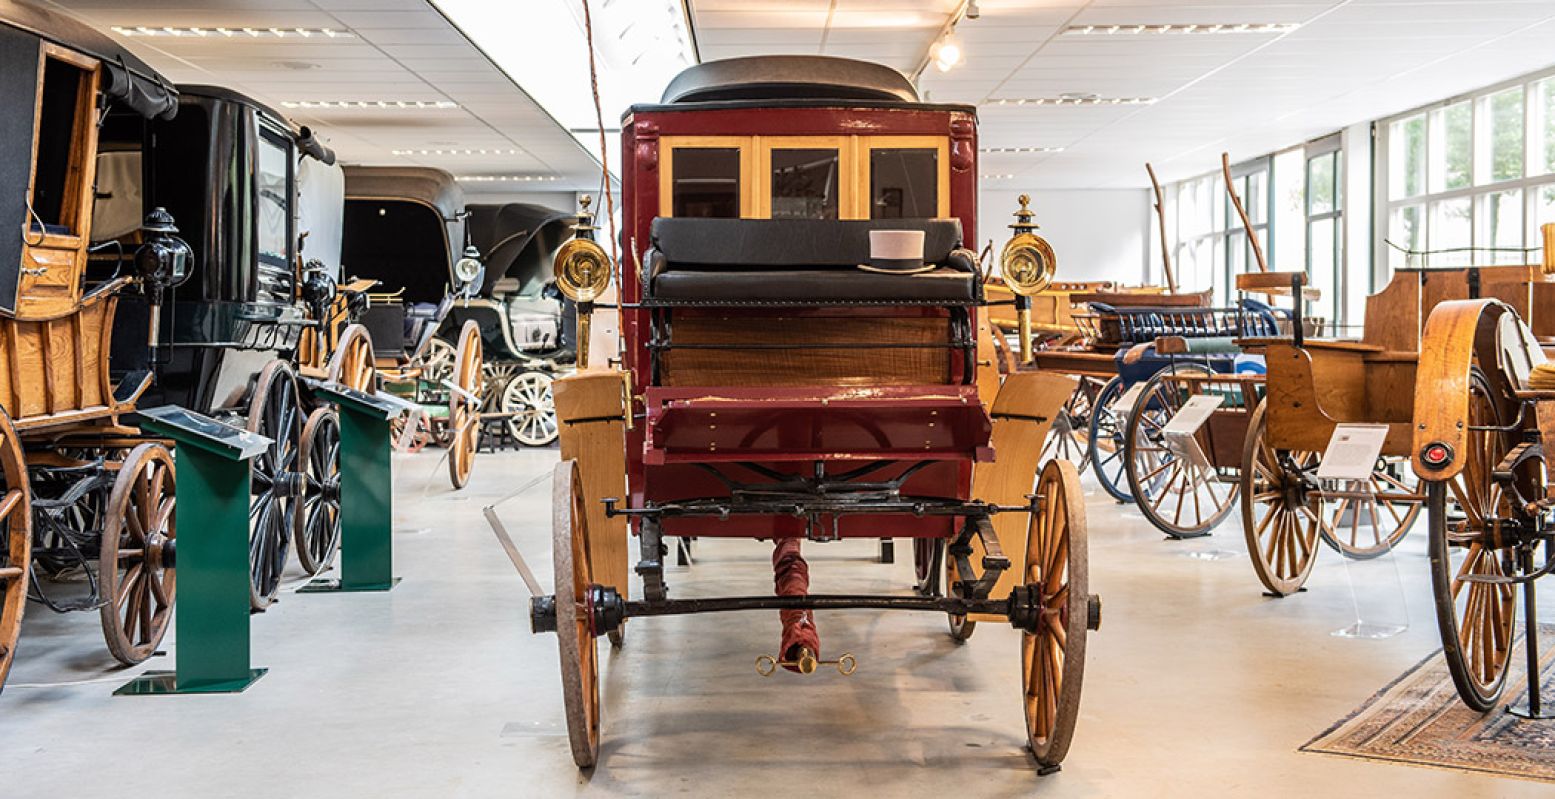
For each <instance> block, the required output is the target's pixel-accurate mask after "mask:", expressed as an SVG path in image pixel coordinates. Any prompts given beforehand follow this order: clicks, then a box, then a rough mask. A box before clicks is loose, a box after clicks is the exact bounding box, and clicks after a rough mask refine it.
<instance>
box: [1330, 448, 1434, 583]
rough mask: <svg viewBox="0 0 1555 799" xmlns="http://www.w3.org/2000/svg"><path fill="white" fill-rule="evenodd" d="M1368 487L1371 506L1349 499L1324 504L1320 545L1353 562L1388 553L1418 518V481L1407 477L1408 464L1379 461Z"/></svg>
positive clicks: (1396, 460) (1419, 498)
mask: <svg viewBox="0 0 1555 799" xmlns="http://www.w3.org/2000/svg"><path fill="white" fill-rule="evenodd" d="M1406 476H1407V477H1406ZM1369 483H1370V486H1369V488H1370V490H1371V492H1372V495H1373V496H1374V497H1376V502H1374V503H1373V502H1356V501H1354V500H1351V499H1340V500H1338V501H1336V502H1325V503H1324V509H1323V522H1324V523H1323V527H1322V529H1321V530H1320V531H1319V532H1320V533H1321V534H1322V536H1323V543H1325V544H1328V545H1329V546H1330V547H1333V548H1334V550H1335V551H1337V552H1338V553H1339V554H1341V555H1343V556H1345V557H1347V558H1353V559H1355V560H1370V559H1371V558H1375V557H1379V556H1381V555H1386V554H1387V553H1389V552H1392V551H1393V547H1395V546H1397V545H1398V542H1399V541H1402V540H1403V539H1404V536H1406V535H1408V534H1409V530H1410V528H1412V527H1414V526H1415V520H1416V519H1418V518H1419V517H1420V506H1421V499H1423V497H1422V496H1421V494H1420V480H1419V479H1418V478H1415V477H1414V476H1413V475H1412V474H1410V467H1409V463H1408V461H1406V460H1403V459H1398V458H1382V459H1379V460H1378V462H1377V465H1376V467H1375V468H1373V469H1372V473H1371V480H1370V481H1369Z"/></svg>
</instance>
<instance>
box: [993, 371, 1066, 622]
mask: <svg viewBox="0 0 1555 799" xmlns="http://www.w3.org/2000/svg"><path fill="white" fill-rule="evenodd" d="M1078 383H1079V381H1078V380H1076V379H1075V378H1073V377H1069V376H1068V375H1061V374H1056V373H1053V372H1016V373H1014V374H1011V375H1008V376H1006V377H1005V378H1004V385H1003V386H1001V387H1000V388H999V394H998V396H997V397H995V398H994V401H993V405H992V407H991V410H990V412H989V415H990V416H992V417H993V438H992V443H993V451H994V459H993V461H991V462H984V463H979V464H977V465H975V466H974V467H973V471H972V498H973V499H980V500H982V501H983V502H987V503H990V504H995V505H1024V504H1026V501H1027V500H1026V495H1028V494H1030V493H1031V492H1032V491H1033V490H1035V486H1036V484H1037V470H1038V467H1039V466H1041V463H1040V461H1041V458H1042V444H1043V442H1045V441H1046V440H1047V432H1048V429H1049V428H1051V427H1052V426H1053V419H1055V418H1056V417H1057V416H1058V413H1059V411H1060V410H1062V409H1063V407H1064V402H1065V401H1066V400H1068V399H1069V395H1071V394H1073V393H1074V390H1075V386H1076V385H1077V384H1078ZM1029 522H1030V519H1029V518H1028V517H1027V515H1026V514H1024V513H1001V514H998V515H997V516H994V517H993V529H994V533H995V534H996V535H997V536H998V538H999V547H1000V549H1003V550H1004V556H1005V557H1007V558H1009V559H1010V568H1009V570H1008V571H1006V572H1005V573H1004V574H1003V575H1002V576H1000V578H999V582H998V584H996V585H995V586H994V587H993V590H992V592H990V593H989V596H991V597H995V598H1002V597H1005V596H1008V595H1009V593H1010V589H1011V588H1013V587H1014V586H1015V584H1016V583H1017V582H1019V581H1021V580H1022V577H1021V574H1020V571H1021V569H1020V562H1021V557H1022V555H1023V553H1024V552H1025V551H1026V530H1027V527H1028V525H1029ZM972 550H973V552H972V562H973V563H974V564H975V563H978V562H979V561H980V560H981V559H982V556H983V548H982V546H981V545H980V544H979V543H978V540H977V539H976V538H975V537H974V538H973V539H972ZM972 618H973V619H977V620H983V621H1006V619H1005V618H1004V617H1002V616H998V617H994V616H976V615H974V616H972Z"/></svg>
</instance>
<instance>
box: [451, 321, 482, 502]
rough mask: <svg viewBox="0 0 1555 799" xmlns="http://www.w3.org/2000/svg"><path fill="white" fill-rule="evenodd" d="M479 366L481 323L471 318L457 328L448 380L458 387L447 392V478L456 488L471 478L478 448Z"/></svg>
mask: <svg viewBox="0 0 1555 799" xmlns="http://www.w3.org/2000/svg"><path fill="white" fill-rule="evenodd" d="M481 365H482V352H481V331H480V326H479V325H477V324H476V323H475V322H474V320H471V321H468V322H465V323H464V327H463V329H461V330H460V331H459V348H458V351H457V353H456V354H455V356H454V369H453V377H452V378H451V379H452V381H453V383H454V385H456V386H458V387H459V389H460V390H458V391H450V392H448V431H449V434H450V436H451V439H450V441H449V444H448V479H449V481H450V482H452V483H453V486H454V488H455V489H459V488H464V486H465V484H466V483H468V482H469V481H470V470H471V469H472V468H474V466H475V451H476V450H477V449H478V448H479V447H480V435H481V424H480V416H481V401H480V399H479V397H480V392H481ZM472 396H473V397H475V398H476V399H471V398H470V397H472Z"/></svg>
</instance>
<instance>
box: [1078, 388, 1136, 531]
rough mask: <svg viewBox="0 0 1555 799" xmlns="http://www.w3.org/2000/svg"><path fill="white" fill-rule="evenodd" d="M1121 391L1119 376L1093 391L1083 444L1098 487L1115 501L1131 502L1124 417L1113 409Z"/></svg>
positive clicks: (1115, 408)
mask: <svg viewBox="0 0 1555 799" xmlns="http://www.w3.org/2000/svg"><path fill="white" fill-rule="evenodd" d="M1124 392H1125V389H1124V386H1123V378H1121V377H1114V378H1112V379H1111V380H1108V381H1107V383H1106V385H1103V386H1102V387H1101V389H1100V390H1099V391H1097V392H1096V398H1095V400H1094V401H1092V402H1091V423H1090V431H1089V433H1088V434H1087V435H1086V446H1087V449H1088V450H1089V452H1088V455H1089V456H1090V464H1091V470H1092V471H1094V472H1095V473H1096V482H1098V483H1100V484H1101V487H1102V490H1103V491H1106V492H1107V494H1108V495H1110V496H1111V497H1112V498H1113V499H1115V500H1117V501H1119V502H1133V501H1134V495H1133V494H1130V493H1129V492H1128V491H1129V489H1128V459H1127V450H1128V448H1127V447H1125V446H1124V445H1123V444H1124V441H1125V440H1126V439H1124V438H1123V433H1124V430H1125V428H1127V427H1128V419H1127V417H1125V416H1123V415H1120V414H1119V413H1118V412H1117V405H1118V400H1120V399H1122V398H1123V394H1124Z"/></svg>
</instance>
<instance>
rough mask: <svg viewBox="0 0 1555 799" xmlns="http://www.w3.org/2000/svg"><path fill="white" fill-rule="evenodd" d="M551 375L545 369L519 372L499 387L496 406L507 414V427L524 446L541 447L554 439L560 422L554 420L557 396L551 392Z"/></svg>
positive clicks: (559, 430) (558, 431)
mask: <svg viewBox="0 0 1555 799" xmlns="http://www.w3.org/2000/svg"><path fill="white" fill-rule="evenodd" d="M553 381H554V379H553V378H552V377H551V376H550V375H548V374H546V373H545V372H538V371H534V370H530V371H527V372H520V373H519V374H518V375H516V376H515V377H513V379H511V380H509V381H508V382H507V384H506V385H504V386H503V387H502V395H501V399H500V400H499V401H498V405H497V408H498V410H500V411H502V413H504V414H509V416H508V431H509V432H511V433H512V434H513V438H514V439H516V440H517V441H518V443H520V444H523V445H524V446H526V447H543V446H545V445H547V444H549V443H551V442H552V441H555V440H556V437H557V435H558V434H559V433H560V432H561V426H560V425H559V424H558V423H557V421H556V400H555V399H554V398H553V397H552V395H551V383H552V382H553Z"/></svg>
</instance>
